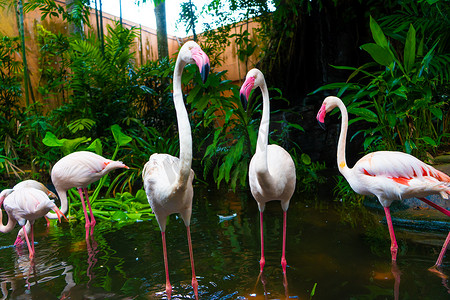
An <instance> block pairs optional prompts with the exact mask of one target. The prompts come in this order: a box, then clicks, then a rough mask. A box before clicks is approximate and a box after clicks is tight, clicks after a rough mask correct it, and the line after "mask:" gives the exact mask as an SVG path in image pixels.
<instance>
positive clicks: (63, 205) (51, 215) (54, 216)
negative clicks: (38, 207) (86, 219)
mask: <svg viewBox="0 0 450 300" xmlns="http://www.w3.org/2000/svg"><path fill="white" fill-rule="evenodd" d="M56 193H57V194H58V197H59V201H60V202H61V209H60V210H61V212H62V213H63V214H66V213H67V209H68V201H67V191H65V190H60V189H56ZM45 216H46V217H47V218H49V219H58V215H57V214H55V213H51V212H48V213H47V214H46V215H45Z"/></svg>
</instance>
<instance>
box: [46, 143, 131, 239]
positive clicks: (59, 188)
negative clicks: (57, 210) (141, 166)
mask: <svg viewBox="0 0 450 300" xmlns="http://www.w3.org/2000/svg"><path fill="white" fill-rule="evenodd" d="M118 168H126V169H128V167H127V166H126V165H124V164H123V163H122V162H121V161H114V160H110V159H106V158H104V157H102V156H100V155H97V154H95V153H92V152H89V151H78V152H73V153H71V154H69V155H66V156H64V157H63V158H61V159H60V160H59V161H58V162H57V163H56V164H55V165H54V166H53V168H52V173H51V177H52V182H53V184H54V185H55V189H56V192H57V193H58V196H59V199H60V201H61V211H62V212H63V213H66V212H67V209H68V202H67V191H68V190H69V189H71V188H73V187H75V188H77V190H78V193H79V194H80V199H81V204H82V205H83V211H84V217H85V220H86V226H85V227H86V236H87V234H88V230H89V228H92V230H91V234H92V233H93V230H94V226H95V223H96V221H95V218H94V214H93V212H92V208H91V203H90V202H89V197H88V191H87V187H88V185H89V184H91V183H93V182H96V181H98V180H100V178H102V177H103V176H105V175H106V174H108V173H109V172H111V171H112V170H115V169H118ZM83 191H84V196H85V197H86V202H87V206H88V208H89V214H90V218H89V216H88V213H87V209H86V205H85V199H84V197H83ZM47 217H49V218H50V219H54V218H55V215H54V214H51V213H49V214H47Z"/></svg>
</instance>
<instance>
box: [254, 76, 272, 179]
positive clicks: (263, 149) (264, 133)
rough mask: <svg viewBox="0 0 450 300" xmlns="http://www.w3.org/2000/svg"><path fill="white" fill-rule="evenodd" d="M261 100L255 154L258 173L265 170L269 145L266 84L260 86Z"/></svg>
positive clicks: (268, 110) (268, 108)
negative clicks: (261, 108)
mask: <svg viewBox="0 0 450 300" xmlns="http://www.w3.org/2000/svg"><path fill="white" fill-rule="evenodd" d="M260 88H261V92H262V98H263V111H262V117H261V124H260V125H259V131H258V141H257V143H256V153H255V155H258V157H260V159H259V162H258V171H266V170H267V146H268V144H269V123H270V101H269V92H268V90H267V85H266V82H265V81H264V83H263V85H261V86H260Z"/></svg>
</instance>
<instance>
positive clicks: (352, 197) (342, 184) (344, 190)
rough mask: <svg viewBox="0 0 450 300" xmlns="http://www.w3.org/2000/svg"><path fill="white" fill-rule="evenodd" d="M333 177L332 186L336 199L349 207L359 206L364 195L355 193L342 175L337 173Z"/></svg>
mask: <svg viewBox="0 0 450 300" xmlns="http://www.w3.org/2000/svg"><path fill="white" fill-rule="evenodd" d="M334 178H335V181H336V185H335V186H334V188H333V193H334V195H335V196H336V198H337V199H336V201H340V202H342V203H343V204H344V205H347V206H351V207H358V206H361V205H362V203H363V201H364V196H363V195H360V194H357V193H355V192H354V191H353V189H352V188H351V186H350V184H349V183H348V181H347V180H346V179H345V178H344V177H343V176H341V175H337V176H335V177H334Z"/></svg>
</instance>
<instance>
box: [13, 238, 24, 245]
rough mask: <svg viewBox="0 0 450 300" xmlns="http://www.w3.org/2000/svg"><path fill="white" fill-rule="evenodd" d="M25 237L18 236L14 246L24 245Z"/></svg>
mask: <svg viewBox="0 0 450 300" xmlns="http://www.w3.org/2000/svg"><path fill="white" fill-rule="evenodd" d="M23 243H24V242H23V239H22V238H21V237H20V236H17V238H16V241H15V242H14V246H16V247H20V246H22V245H23Z"/></svg>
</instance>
